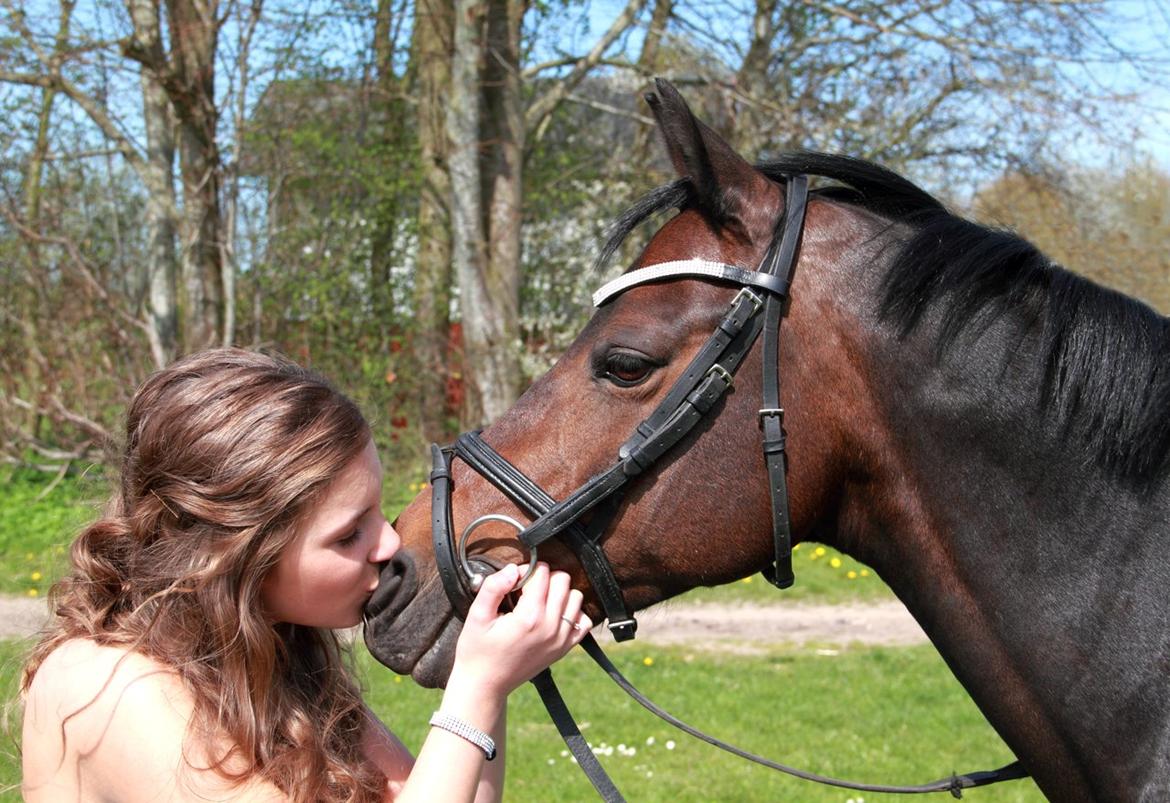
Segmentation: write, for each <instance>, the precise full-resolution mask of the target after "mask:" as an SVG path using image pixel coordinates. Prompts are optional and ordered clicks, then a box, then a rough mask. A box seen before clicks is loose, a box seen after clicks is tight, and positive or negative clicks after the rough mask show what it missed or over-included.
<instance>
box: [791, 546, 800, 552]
mask: <svg viewBox="0 0 1170 803" xmlns="http://www.w3.org/2000/svg"><path fill="white" fill-rule="evenodd" d="M798 549H800V544H797V545H796V546H794V547H793V548H792V551H793V552H796V551H797V550H798Z"/></svg>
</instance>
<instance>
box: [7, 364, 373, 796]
mask: <svg viewBox="0 0 1170 803" xmlns="http://www.w3.org/2000/svg"><path fill="white" fill-rule="evenodd" d="M369 437H370V430H369V426H368V424H367V423H366V421H365V419H364V418H363V417H362V414H361V412H360V411H359V410H358V408H357V406H356V405H355V404H354V403H353V402H352V401H350V400H349V399H348V398H346V397H345V396H344V395H342V394H341V393H340V392H338V391H337V390H336V389H335V388H334V387H333V386H332V385H330V384H329V382H327V381H326V380H325V379H323V378H322V377H320V376H318V375H317V374H315V373H313V372H311V371H308V370H306V369H304V368H301V367H300V366H298V365H296V364H294V363H291V362H289V361H287V360H284V359H281V358H278V357H271V356H267V355H262V354H257V353H253V352H248V351H242V350H239V349H216V350H212V351H207V352H202V353H200V354H196V355H193V356H191V357H187V358H185V359H183V360H180V361H179V362H176V363H175V364H174V365H171V366H170V367H168V368H165V369H163V370H162V371H159V372H158V373H156V374H154V375H152V376H151V377H150V378H149V379H148V380H147V381H146V382H145V384H143V386H142V387H141V388H140V389H139V390H138V392H137V393H136V394H135V396H134V398H133V400H132V401H131V403H130V407H129V410H128V412H127V420H126V443H125V448H124V450H123V454H122V465H121V472H120V483H119V487H118V490H117V492H116V493H115V494H114V495H113V498H112V499H111V500H110V503H109V505H108V508H107V511H106V514H105V515H104V516H103V517H102V518H101V519H99V520H98V521H96V522H94V523H93V524H91V525H89V526H88V527H87V528H85V530H84V531H83V532H82V533H81V534H80V535H79V536H78V538H77V539H76V540H75V541H74V543H73V546H72V550H71V553H70V560H71V571H70V572H69V574H68V575H67V576H66V577H65V578H64V579H62V580H61V581H60V582H58V583H57V584H56V585H55V586H54V588H53V589H52V591H51V592H50V607H51V610H52V612H53V616H52V619H51V622H50V624H49V627H48V630H47V632H46V633H45V635H44V636H43V638H42V639H41V641H40V642H39V643H38V644H37V646H36V647H35V648H34V650H33V652H32V654H31V656H30V658H29V660H28V662H27V664H26V666H25V671H24V677H23V679H22V685H23V688H24V689H25V690H26V691H27V689H28V687H29V685H30V683H31V682H32V678H33V676H34V675H35V674H36V671H37V669H38V667H39V666H40V665H41V663H42V662H43V661H44V659H45V657H46V656H47V655H48V654H49V653H50V652H52V651H53V649H55V648H56V647H57V646H58V645H60V644H61V643H63V642H65V641H67V640H69V639H73V638H88V639H92V640H93V641H95V642H97V643H99V644H103V645H117V646H121V647H125V648H127V649H130V650H134V651H137V652H139V653H142V654H144V655H147V656H149V657H151V658H154V659H155V660H158V661H160V662H161V663H163V664H165V665H167V666H170V667H173V668H174V671H175V672H176V673H177V674H178V675H179V676H180V677H181V678H182V680H183V682H184V684H185V685H186V687H187V688H188V690H189V691H190V693H191V695H192V696H193V698H194V700H195V712H194V715H193V718H192V721H191V723H190V726H189V734H190V735H192V736H195V737H196V738H207V737H209V736H210V737H213V738H214V739H215V740H216V741H218V739H220V738H226V740H227V743H228V744H231V745H232V751H231V753H230V755H224V756H221V757H219V763H218V764H217V769H218V770H219V771H220V772H221V773H222V774H223V775H224V776H225V777H228V778H233V779H236V780H243V779H245V778H252V777H259V778H262V779H264V780H267V781H269V782H271V783H274V784H275V785H276V786H278V787H279V788H280V789H282V790H283V791H284V792H285V793H286V794H287V795H288V796H289V798H290V799H292V800H294V801H366V800H379V799H381V794H382V789H383V786H384V778H383V777H382V776H381V774H380V772H379V771H378V770H377V769H376V768H375V767H373V766H371V765H369V763H368V762H366V761H365V760H364V758H363V756H362V754H361V749H360V740H361V735H362V731H363V728H364V726H365V708H364V705H363V703H362V700H361V696H360V693H359V690H358V688H357V686H356V684H355V683H354V681H353V679H352V678H351V677H350V674H349V672H348V671H347V670H346V666H345V659H344V658H345V657H344V651H343V648H342V646H341V645H340V643H339V642H338V639H337V636H336V635H335V634H334V633H333V632H331V631H327V630H317V629H313V628H306V627H302V626H299V625H289V624H278V625H274V624H273V623H272V622H271V621H270V620H268V619H266V617H265V615H264V611H263V610H262V607H261V601H260V600H261V598H260V588H261V583H262V581H263V579H264V577H265V575H266V574H267V573H268V571H269V570H271V569H272V567H273V566H274V565H275V564H276V562H277V560H278V559H279V557H280V554H281V552H282V550H283V549H284V548H285V546H286V545H287V544H288V543H289V542H290V541H291V540H292V538H293V535H294V530H295V528H296V526H297V525H298V523H300V522H301V521H302V520H303V518H304V517H305V516H306V515H307V514H308V513H309V512H310V511H311V510H312V509H313V507H314V503H315V502H316V501H317V500H318V499H319V498H320V496H321V493H322V492H323V491H324V489H325V488H326V487H327V486H328V485H329V484H330V482H331V481H332V480H333V479H334V478H335V477H336V476H337V475H338V474H339V473H340V472H341V471H342V470H343V469H344V468H345V467H346V465H348V464H349V463H350V462H351V461H352V460H353V459H354V458H355V457H356V456H357V455H358V454H360V453H361V451H362V449H363V448H364V447H365V444H366V442H367V441H368V439H369ZM229 764H230V769H229Z"/></svg>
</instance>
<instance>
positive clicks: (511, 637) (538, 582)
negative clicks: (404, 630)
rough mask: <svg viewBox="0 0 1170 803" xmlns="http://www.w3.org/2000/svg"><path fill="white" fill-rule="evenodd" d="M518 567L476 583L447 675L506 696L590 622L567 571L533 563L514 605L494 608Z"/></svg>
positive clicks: (512, 585)
mask: <svg viewBox="0 0 1170 803" xmlns="http://www.w3.org/2000/svg"><path fill="white" fill-rule="evenodd" d="M519 578H520V569H519V567H517V566H515V565H508V566H505V567H504V568H503V569H501V570H500V571H498V572H496V573H495V574H493V575H490V576H489V577H487V578H486V579H485V580H484V583H483V586H482V587H480V589H479V593H478V594H477V595H476V597H475V601H474V602H472V604H471V609H470V610H469V611H468V612H467V620H466V622H464V624H463V633H462V634H461V635H460V637H459V643H458V644H457V645H456V647H455V666H454V668H453V669H452V670H451V677H452V679H453V680H454V679H456V678H457V677H458V678H460V679H464V678H465V679H467V680H468V681H470V682H472V683H475V684H477V685H479V686H480V687H481V688H482V689H483V690H484V691H486V692H488V693H492V694H499V695H501V696H506V695H507V694H508V693H509V692H511V691H512V690H513V689H515V688H516V687H518V686H520V685H521V684H523V683H524V682H525V681H526V680H529V679H530V678H532V677H534V676H536V675H537V674H538V673H539V672H540V671H541V670H542V669H545V668H546V667H547V666H548V665H549V664H551V663H553V662H554V661H556V660H557V659H559V658H560V657H561V656H563V655H564V654H565V653H567V652H568V651H569V650H570V649H571V648H572V647H573V645H574V644H577V643H578V642H580V641H581V639H583V638H585V635H586V634H587V633H588V632H589V629H590V628H591V627H593V622H592V621H590V619H589V617H588V616H586V615H585V614H584V613H582V612H581V601H582V597H581V592H580V591H577V590H576V589H570V588H569V575H567V574H565V573H564V572H550V571H549V567H548V565H547V564H545V563H537V564H536V569H535V571H533V573H532V577H531V578H529V580H528V582H527V583H526V584H525V585H524V588H523V590H522V591H521V592H520V600H519V601H518V602H517V603H516V607H515V609H514V610H512V611H510V612H508V613H503V614H501V613H499V607H500V604H501V603H502V602H503V601H504V597H506V596H507V595H508V593H509V592H510V591H512V590H513V588H515V586H516V582H517V581H518V580H519Z"/></svg>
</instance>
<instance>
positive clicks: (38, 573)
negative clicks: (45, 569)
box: [29, 572, 42, 583]
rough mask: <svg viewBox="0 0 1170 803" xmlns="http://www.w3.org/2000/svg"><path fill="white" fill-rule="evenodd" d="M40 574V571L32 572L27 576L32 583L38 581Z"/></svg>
mask: <svg viewBox="0 0 1170 803" xmlns="http://www.w3.org/2000/svg"><path fill="white" fill-rule="evenodd" d="M41 576H42V575H41V573H40V572H33V573H32V574H30V575H29V577H30V578H31V579H32V581H33V582H34V583H36V582H39V581H40V579H41Z"/></svg>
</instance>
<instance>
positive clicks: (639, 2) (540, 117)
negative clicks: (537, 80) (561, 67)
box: [524, 0, 647, 131]
mask: <svg viewBox="0 0 1170 803" xmlns="http://www.w3.org/2000/svg"><path fill="white" fill-rule="evenodd" d="M646 2H647V0H629V2H628V3H627V4H626V7H625V9H623V10H622V12H621V13H620V14H618V15H617V17H616V18H615V19H614V21H613V24H611V25H610V26H609V30H607V31H606V32H605V33H604V34H602V35H601V37H600V38H599V39H598V40H597V42H596V43H595V44H594V45H593V49H592V50H590V51H589V53H587V54H586V55H584V56H582V57H581V58H579V59H578V60H577V61H576V63H575V65H574V67H573V69H572V70H570V71H569V74H568V75H566V76H565V77H564V78H562V79H561V80H560V81H558V82H557V83H556V84H555V85H554V86H553V87H552V88H551V89H549V90H548V91H546V92H545V93H544V94H543V95H541V96H540V97H539V98H537V99H536V100H535V101H533V102H532V103H531V104H530V105H529V107H528V111H527V112H525V114H524V127H525V129H526V130H528V131H535V130H536V129H537V128H538V127H539V126H540V125H541V123H543V122H544V119H545V118H546V117H548V116H549V115H550V114H552V113H553V111H554V110H555V109H556V107H557V105H558V104H560V102H561V101H562V100H564V99H565V96H566V95H568V94H569V93H570V92H572V91H573V90H574V89H576V87H577V85H578V84H580V83H581V81H582V80H583V79H584V78H585V76H586V75H587V74H588V73H589V71H590V70H591V69H593V68H594V67H595V66H597V63H598V62H599V61H601V58H602V56H604V55H605V51H606V50H608V49H609V46H610V45H612V44H613V43H614V41H615V40H617V38H618V37H619V36H621V35H622V34H623V33H624V32H625V31H626V29H628V28H629V27H630V26H631V25H633V24H634V20H635V19H637V17H638V14H640V13H641V12H642V9H643V8H645V7H646Z"/></svg>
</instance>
